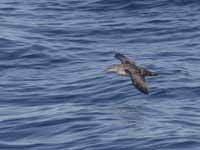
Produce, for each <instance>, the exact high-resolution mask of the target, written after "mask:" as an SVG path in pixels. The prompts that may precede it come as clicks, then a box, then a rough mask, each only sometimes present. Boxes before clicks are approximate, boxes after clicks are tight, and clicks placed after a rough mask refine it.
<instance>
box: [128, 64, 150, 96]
mask: <svg viewBox="0 0 200 150" xmlns="http://www.w3.org/2000/svg"><path fill="white" fill-rule="evenodd" d="M125 71H126V72H127V73H128V74H129V75H130V77H131V80H132V83H133V85H134V86H135V87H136V88H137V89H138V90H139V91H141V92H142V93H144V94H149V91H148V87H147V85H146V84H145V81H144V77H143V76H142V75H141V74H140V73H139V72H138V71H134V70H131V69H129V68H126V69H125Z"/></svg>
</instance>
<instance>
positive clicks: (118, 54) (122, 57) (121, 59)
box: [115, 53, 135, 65]
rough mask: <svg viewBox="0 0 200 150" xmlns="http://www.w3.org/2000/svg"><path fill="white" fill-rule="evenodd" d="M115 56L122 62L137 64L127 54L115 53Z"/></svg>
mask: <svg viewBox="0 0 200 150" xmlns="http://www.w3.org/2000/svg"><path fill="white" fill-rule="evenodd" d="M115 58H117V59H119V60H120V61H121V63H122V64H132V65H135V63H134V62H133V61H130V60H129V59H128V57H126V56H125V55H123V54H121V53H117V54H115Z"/></svg>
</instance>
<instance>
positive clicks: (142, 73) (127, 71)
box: [108, 53, 158, 94]
mask: <svg viewBox="0 0 200 150" xmlns="http://www.w3.org/2000/svg"><path fill="white" fill-rule="evenodd" d="M115 58H117V59H119V60H120V61H121V64H114V65H111V66H109V67H108V71H111V72H115V73H117V74H119V75H125V76H127V75H128V76H130V77H131V80H132V83H133V85H134V86H135V87H136V88H137V89H138V90H139V91H141V92H142V93H145V94H148V93H149V90H148V87H147V85H146V83H145V77H146V76H156V75H158V74H157V73H154V72H151V71H149V70H147V69H145V68H142V67H139V66H137V65H136V63H135V62H134V61H131V60H129V58H128V57H126V56H124V55H123V54H120V53H117V54H115Z"/></svg>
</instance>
